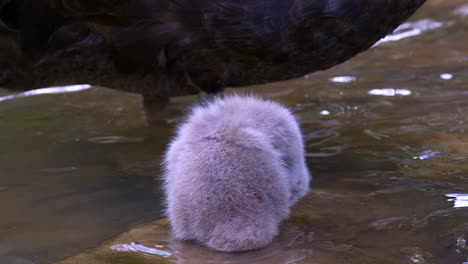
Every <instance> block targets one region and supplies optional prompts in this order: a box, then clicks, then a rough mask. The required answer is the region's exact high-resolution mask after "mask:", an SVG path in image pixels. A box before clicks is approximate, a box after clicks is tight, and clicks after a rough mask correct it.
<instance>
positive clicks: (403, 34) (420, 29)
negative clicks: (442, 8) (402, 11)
mask: <svg viewBox="0 0 468 264" xmlns="http://www.w3.org/2000/svg"><path fill="white" fill-rule="evenodd" d="M442 26H444V23H442V22H438V21H435V20H432V19H421V20H418V21H414V22H407V23H403V24H401V25H400V26H399V27H398V28H397V29H396V30H395V31H394V32H393V33H392V34H389V35H387V36H386V37H384V38H383V39H381V40H379V41H378V42H377V43H375V44H374V46H377V45H380V44H382V43H385V42H390V41H398V40H402V39H405V38H409V37H414V36H418V35H421V34H422V33H424V32H426V31H430V30H434V29H437V28H440V27H442Z"/></svg>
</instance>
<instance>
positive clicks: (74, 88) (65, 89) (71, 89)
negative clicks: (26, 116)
mask: <svg viewBox="0 0 468 264" xmlns="http://www.w3.org/2000/svg"><path fill="white" fill-rule="evenodd" d="M90 88H91V85H89V84H77V85H69V86H58V87H48V88H41V89H35V90H29V91H26V92H22V93H19V94H13V95H7V96H2V97H0V102H1V101H5V100H11V99H16V98H21V97H28V96H34V95H41V94H61V93H75V92H79V91H84V90H87V89H90Z"/></svg>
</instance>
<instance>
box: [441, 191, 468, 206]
mask: <svg viewBox="0 0 468 264" xmlns="http://www.w3.org/2000/svg"><path fill="white" fill-rule="evenodd" d="M445 196H447V197H449V199H448V200H449V201H451V202H454V204H453V207H455V208H462V207H468V194H467V193H447V194H446V195H445Z"/></svg>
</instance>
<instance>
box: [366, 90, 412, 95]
mask: <svg viewBox="0 0 468 264" xmlns="http://www.w3.org/2000/svg"><path fill="white" fill-rule="evenodd" d="M368 93H369V94H372V95H382V96H395V95H402V96H408V95H411V91H410V90H407V89H393V88H383V89H372V90H370V91H369V92H368Z"/></svg>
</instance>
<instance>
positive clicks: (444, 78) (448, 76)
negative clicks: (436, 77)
mask: <svg viewBox="0 0 468 264" xmlns="http://www.w3.org/2000/svg"><path fill="white" fill-rule="evenodd" d="M440 78H441V79H442V80H450V79H452V78H453V75H452V74H450V73H442V74H441V75H440Z"/></svg>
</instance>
